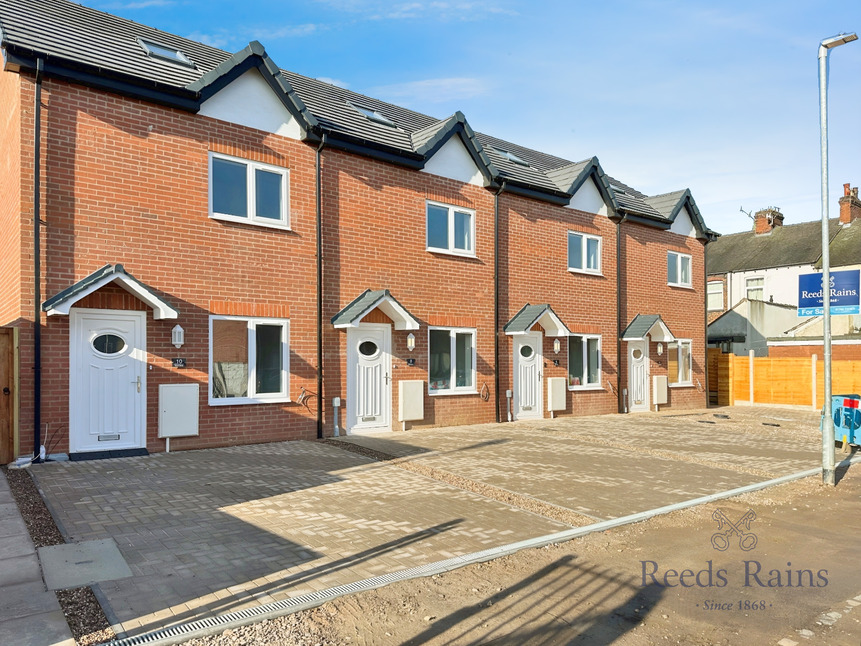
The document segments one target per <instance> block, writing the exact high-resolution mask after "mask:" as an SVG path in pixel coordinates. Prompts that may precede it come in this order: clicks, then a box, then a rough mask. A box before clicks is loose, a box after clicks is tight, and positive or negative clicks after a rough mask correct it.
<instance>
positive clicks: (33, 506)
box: [0, 467, 116, 646]
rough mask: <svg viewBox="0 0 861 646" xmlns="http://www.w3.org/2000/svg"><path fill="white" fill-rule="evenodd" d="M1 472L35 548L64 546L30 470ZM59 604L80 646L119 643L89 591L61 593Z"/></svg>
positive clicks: (79, 589) (78, 589)
mask: <svg viewBox="0 0 861 646" xmlns="http://www.w3.org/2000/svg"><path fill="white" fill-rule="evenodd" d="M0 468H2V471H3V474H4V475H5V476H6V479H7V480H8V481H9V489H10V491H11V492H12V496H13V497H14V498H15V502H16V503H17V504H18V509H20V510H21V515H22V516H23V517H24V524H26V525H27V530H28V531H29V532H30V538H31V539H32V540H33V544H34V545H35V546H36V547H37V548H39V547H46V546H49V545H62V544H63V543H65V542H66V541H65V540H64V539H63V535H62V534H61V533H60V530H59V529H57V525H56V524H55V523H54V519H53V518H52V517H51V513H50V512H49V511H48V508H47V507H46V506H45V503H44V501H43V500H42V496H41V495H39V490H38V489H37V488H36V484H35V483H34V482H33V479H32V478H31V477H30V472H29V470H28V469H7V468H6V467H0ZM57 600H58V601H59V602H60V608H62V610H63V614H64V615H65V616H66V622H67V623H68V624H69V628H70V629H71V631H72V635H73V636H74V638H75V641H76V642H77V643H78V644H79V646H91V645H92V644H103V643H105V642H110V641H113V640H114V639H116V636H115V635H114V631H113V630H111V627H110V624H109V623H108V620H107V618H106V617H105V613H104V612H103V611H102V607H101V606H100V605H99V602H98V601H97V600H96V595H94V594H93V591H92V590H91V589H90V588H89V587H85V588H74V589H71V590H59V591H57Z"/></svg>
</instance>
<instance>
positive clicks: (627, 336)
mask: <svg viewBox="0 0 861 646" xmlns="http://www.w3.org/2000/svg"><path fill="white" fill-rule="evenodd" d="M646 336H649V337H650V338H651V339H652V341H672V340H674V339H675V338H676V337H675V336H673V333H672V332H670V328H669V327H667V324H666V323H664V321H663V319H662V318H661V317H660V315H659V314H637V316H635V317H634V320H633V321H631V322H630V323H629V324H628V327H626V328H625V331H624V332H622V340H623V341H642V340H643V339H645V338H646Z"/></svg>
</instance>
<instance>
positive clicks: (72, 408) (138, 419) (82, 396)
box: [69, 308, 147, 453]
mask: <svg viewBox="0 0 861 646" xmlns="http://www.w3.org/2000/svg"><path fill="white" fill-rule="evenodd" d="M146 316H147V314H146V312H141V311H135V310H100V309H85V308H72V309H71V310H70V312H69V452H70V453H79V452H87V451H117V450H124V449H139V448H146V401H147V400H146V376H147V375H146V363H147V361H146V357H147V353H146ZM93 323H95V324H96V325H97V331H98V332H99V333H106V332H110V333H115V334H120V335H121V336H122V335H123V334H122V330H120V329H119V328H120V327H125V326H127V324H128V323H131V324H132V326H133V328H132V329H133V332H132V336H133V337H134V338H132V339H131V347H130V349H129V352H122V353H120V356H118V357H117V361H118V362H119V361H122V360H123V359H125V361H126V363H127V365H128V366H130V370H129V373H128V375H126V376H127V377H128V378H127V381H128V382H129V383H128V384H127V385H128V389H129V393H128V394H129V395H130V399H129V401H130V402H131V405H132V406H133V407H134V410H133V411H132V412H131V416H132V417H131V419H132V426H133V428H130V429H129V430H128V435H127V436H126V437H122V433H119V435H120V439H119V440H105V441H104V442H102V441H98V443H94V442H93V441H92V435H91V433H90V430H89V429H87V428H84V426H86V423H85V421H84V414H85V410H86V409H85V408H84V407H86V406H88V404H89V403H90V402H92V401H93V400H94V397H95V398H97V397H98V393H95V394H94V393H93V392H92V391H91V389H90V386H89V381H88V380H87V379H86V376H85V374H84V370H85V368H86V366H87V362H88V360H89V359H90V358H91V357H92V356H93V355H92V341H93V339H94V338H95V337H96V336H98V334H96V333H95V332H93V331H92V330H93ZM126 343H127V344H128V343H129V339H126ZM138 380H139V381H138ZM121 385H122V386H125V385H126V384H121ZM112 435H114V433H107V434H105V437H108V436H112Z"/></svg>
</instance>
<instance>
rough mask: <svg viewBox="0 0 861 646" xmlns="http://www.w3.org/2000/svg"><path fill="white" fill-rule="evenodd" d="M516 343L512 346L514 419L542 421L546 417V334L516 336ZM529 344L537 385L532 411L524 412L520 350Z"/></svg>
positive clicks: (531, 333)
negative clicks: (543, 377)
mask: <svg viewBox="0 0 861 646" xmlns="http://www.w3.org/2000/svg"><path fill="white" fill-rule="evenodd" d="M512 338H513V339H514V343H513V344H512V375H513V377H514V380H513V381H514V393H513V395H514V397H513V399H514V401H513V402H512V408H513V409H514V410H513V414H514V419H542V418H543V417H544V384H543V381H542V378H541V377H542V374H541V373H542V372H543V369H544V352H543V343H544V334H543V333H541V332H526V333H525V334H516V335H514V336H512ZM526 344H529V345H530V346H532V348H533V350H534V354H533V357H532V360H533V361H534V362H535V364H536V368H537V370H536V383H535V402H534V403H533V405H532V410H526V411H524V410H522V409H521V408H520V394H521V392H522V390H523V387H522V386H523V385H522V384H521V382H520V348H521V347H523V346H524V345H526Z"/></svg>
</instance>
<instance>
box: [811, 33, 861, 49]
mask: <svg viewBox="0 0 861 646" xmlns="http://www.w3.org/2000/svg"><path fill="white" fill-rule="evenodd" d="M853 40H858V36H857V35H856V34H855V32H854V31H853V32H852V33H849V34H837V35H836V36H832V37H831V38H826V39H825V40H823V41H821V42H820V43H819V46H820V47H824V48H825V49H831V48H833V47H839V46H840V45H845V44H846V43H851V42H852V41H853Z"/></svg>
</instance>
